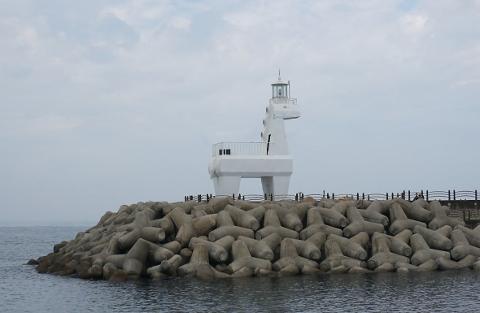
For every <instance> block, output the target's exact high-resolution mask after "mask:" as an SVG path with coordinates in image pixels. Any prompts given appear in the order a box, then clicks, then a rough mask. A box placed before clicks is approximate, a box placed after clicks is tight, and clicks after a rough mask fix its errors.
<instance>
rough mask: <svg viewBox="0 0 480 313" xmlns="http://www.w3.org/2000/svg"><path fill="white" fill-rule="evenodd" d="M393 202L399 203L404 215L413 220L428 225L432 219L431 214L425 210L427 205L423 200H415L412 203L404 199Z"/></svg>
mask: <svg viewBox="0 0 480 313" xmlns="http://www.w3.org/2000/svg"><path fill="white" fill-rule="evenodd" d="M395 202H396V203H399V204H400V205H401V207H402V209H403V211H404V212H405V214H406V215H407V216H408V217H409V218H411V219H413V220H416V221H420V222H424V223H428V222H430V221H431V220H432V218H433V214H432V212H430V211H429V210H427V209H425V207H427V205H428V204H427V203H426V202H425V201H424V200H423V199H417V200H415V201H413V202H409V201H407V200H405V199H395Z"/></svg>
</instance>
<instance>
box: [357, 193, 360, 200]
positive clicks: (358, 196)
mask: <svg viewBox="0 0 480 313" xmlns="http://www.w3.org/2000/svg"><path fill="white" fill-rule="evenodd" d="M358 200H360V195H359V194H358V192H357V201H358Z"/></svg>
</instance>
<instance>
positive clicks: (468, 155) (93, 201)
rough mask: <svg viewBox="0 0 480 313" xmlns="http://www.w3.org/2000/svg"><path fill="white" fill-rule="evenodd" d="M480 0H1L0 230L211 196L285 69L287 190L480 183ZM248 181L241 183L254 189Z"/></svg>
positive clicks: (252, 136)
mask: <svg viewBox="0 0 480 313" xmlns="http://www.w3.org/2000/svg"><path fill="white" fill-rule="evenodd" d="M479 17H480V1H473V0H472V1H380V0H369V1H361V2H359V1H312V2H309V1H303V2H298V1H275V2H269V1H265V2H263V1H262V2H258V1H233V2H229V3H225V2H222V1H202V2H197V1H195V2H190V1H182V2H179V1H122V2H117V1H93V2H91V1H82V2H75V3H71V2H70V3H66V2H64V1H47V2H42V3H39V2H36V1H15V2H10V3H5V2H4V3H2V4H0V46H1V47H2V49H1V50H0V86H2V92H1V94H0V95H1V98H0V100H1V101H0V151H2V153H1V154H0V176H1V177H2V180H1V182H0V198H1V199H2V200H3V201H2V204H1V205H0V210H1V211H2V220H0V224H20V223H25V224H59V223H77V224H78V223H82V222H85V223H86V222H88V223H91V222H93V221H95V220H97V218H98V217H99V216H100V214H101V213H103V212H104V211H105V210H108V209H115V208H116V207H118V206H119V205H120V204H122V203H126V202H136V201H142V200H170V201H172V200H182V199H183V195H184V194H192V193H198V192H202V193H206V192H212V186H211V183H210V181H209V177H208V172H207V163H208V159H209V157H210V151H211V144H212V143H214V142H216V141H220V140H257V139H258V138H259V134H260V131H261V120H262V118H263V114H264V109H265V104H266V103H267V100H268V97H269V96H270V87H269V83H270V81H271V80H273V79H274V78H275V73H276V71H277V69H278V68H279V67H280V68H281V69H282V73H283V76H285V78H287V79H290V80H291V81H292V95H293V96H295V97H297V98H298V101H299V104H300V105H301V110H302V114H303V116H302V118H301V119H300V120H296V121H292V122H288V125H287V132H288V136H289V139H290V150H291V152H292V154H293V155H294V157H295V173H294V177H293V179H292V184H291V192H295V191H304V192H305V193H308V192H321V191H322V190H324V189H326V190H329V191H333V192H337V193H338V192H357V191H360V192H362V191H365V192H387V191H389V192H391V191H400V190H403V189H405V188H411V189H420V188H432V189H448V188H460V189H462V188H465V189H469V188H475V187H478V177H479V175H480V169H479V167H478V159H479V156H480V149H479V148H478V145H477V144H476V143H478V138H479V130H480V129H479V126H478V119H479V117H480V108H479V105H478V99H479V96H480V94H479V90H480V88H479V87H480V75H479V73H480V57H479V56H480V43H479V41H478V38H480V36H479V35H480V34H479V32H480V30H479V28H478V27H477V24H478V23H477V22H478V19H479ZM259 191H260V185H259V183H258V182H256V181H246V182H245V184H243V185H242V192H259Z"/></svg>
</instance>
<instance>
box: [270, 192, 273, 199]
mask: <svg viewBox="0 0 480 313" xmlns="http://www.w3.org/2000/svg"><path fill="white" fill-rule="evenodd" d="M270 201H273V193H271V194H270Z"/></svg>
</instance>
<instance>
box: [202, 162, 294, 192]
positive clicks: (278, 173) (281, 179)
mask: <svg viewBox="0 0 480 313" xmlns="http://www.w3.org/2000/svg"><path fill="white" fill-rule="evenodd" d="M292 170H293V161H292V159H291V157H290V156H288V155H286V156H248V157H245V156H242V157H232V156H228V157H215V158H213V159H212V161H211V163H210V166H209V171H210V176H211V178H212V180H213V186H214V188H215V194H216V195H217V196H231V195H234V194H235V195H237V194H238V193H239V191H240V182H241V179H242V178H260V179H261V182H262V189H263V193H264V194H267V195H274V196H275V195H286V194H288V187H289V184H290V176H291V175H292Z"/></svg>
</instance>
